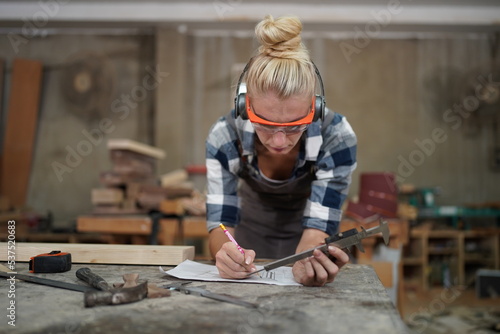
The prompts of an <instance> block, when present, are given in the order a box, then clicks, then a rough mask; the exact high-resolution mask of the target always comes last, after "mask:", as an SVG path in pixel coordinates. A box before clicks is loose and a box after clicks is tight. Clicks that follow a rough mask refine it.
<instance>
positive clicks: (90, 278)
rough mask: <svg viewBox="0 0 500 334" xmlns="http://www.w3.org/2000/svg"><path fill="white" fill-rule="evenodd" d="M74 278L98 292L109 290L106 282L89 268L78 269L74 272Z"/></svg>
mask: <svg viewBox="0 0 500 334" xmlns="http://www.w3.org/2000/svg"><path fill="white" fill-rule="evenodd" d="M76 277H78V278H79V279H81V280H82V281H84V282H86V283H88V284H89V285H90V286H93V287H94V288H96V289H98V290H103V291H106V290H110V289H111V287H110V286H109V284H108V282H106V280H105V279H104V278H102V277H101V276H99V275H97V274H96V273H94V272H93V271H92V270H90V268H87V267H85V268H80V269H78V270H77V271H76Z"/></svg>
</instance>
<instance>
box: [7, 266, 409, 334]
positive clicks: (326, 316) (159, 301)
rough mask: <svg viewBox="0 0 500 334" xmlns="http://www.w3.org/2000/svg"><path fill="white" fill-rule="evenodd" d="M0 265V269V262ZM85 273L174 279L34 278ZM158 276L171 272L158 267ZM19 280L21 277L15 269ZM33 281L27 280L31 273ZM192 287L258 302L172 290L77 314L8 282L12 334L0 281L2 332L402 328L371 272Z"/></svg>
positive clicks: (73, 295)
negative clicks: (313, 281) (320, 283)
mask: <svg viewBox="0 0 500 334" xmlns="http://www.w3.org/2000/svg"><path fill="white" fill-rule="evenodd" d="M3 264H4V265H5V263H3ZM81 267H89V268H91V269H92V270H93V271H94V272H96V273H98V274H100V275H101V276H102V277H103V278H104V279H106V280H107V281H108V282H109V283H115V282H122V275H123V274H125V273H133V272H137V273H140V279H147V280H148V282H149V283H155V284H158V286H162V285H165V284H167V283H171V282H172V281H179V280H178V279H176V278H173V277H170V276H167V275H165V274H162V273H160V271H159V269H158V267H157V266H131V265H129V266H125V265H95V264H94V265H85V264H73V267H72V269H71V270H70V271H67V272H64V273H57V274H37V275H38V276H40V277H45V278H51V279H57V280H60V281H64V282H69V283H78V284H85V283H83V282H82V281H80V280H79V279H78V278H77V277H76V276H75V272H76V270H78V269H79V268H81ZM163 268H164V269H165V270H168V269H171V268H173V267H163ZM17 272H18V273H19V274H29V272H28V269H27V264H26V263H18V267H17ZM31 275H34V274H31ZM191 285H192V286H205V289H207V290H209V291H211V292H214V293H219V294H228V295H231V296H235V297H238V298H240V299H242V300H245V301H248V302H252V303H257V304H259V307H258V308H247V307H243V306H239V305H234V304H230V303H225V302H219V301H215V300H212V299H208V298H204V297H199V296H192V295H185V294H182V293H180V292H177V291H172V292H171V296H170V297H163V298H156V299H144V300H141V301H139V302H135V303H131V304H125V305H115V306H99V307H94V308H85V307H84V303H83V302H84V301H83V293H81V292H75V291H70V290H63V289H58V288H53V287H48V286H43V285H37V284H33V283H28V282H24V281H19V280H18V281H16V284H15V299H14V300H15V305H16V321H15V324H16V326H15V328H13V327H11V326H10V325H8V323H7V322H8V321H9V319H8V318H7V317H6V315H7V314H6V313H7V307H8V301H9V300H11V299H8V298H5V297H6V296H7V293H8V290H9V288H10V286H9V284H8V282H7V281H6V280H4V279H1V280H0V292H1V295H2V298H1V302H0V304H1V305H0V310H1V311H0V312H3V314H2V316H1V317H0V319H2V320H1V323H0V332H2V333H10V332H11V331H12V333H14V332H16V333H47V334H49V333H196V334H201V333H273V334H275V333H300V334H303V333H336V334H342V333H371V334H375V333H384V334H390V333H394V334H401V333H406V332H407V328H406V326H405V325H404V323H403V322H402V320H401V318H400V316H399V314H398V312H397V311H396V309H395V308H394V306H393V304H392V303H391V301H390V299H389V297H388V295H387V293H386V290H385V288H384V287H383V286H382V284H381V283H380V281H379V279H378V277H377V275H376V274H375V272H374V270H373V268H372V267H370V266H367V265H353V264H348V265H346V266H345V267H344V268H343V269H342V270H341V272H340V273H339V275H338V276H337V278H336V280H335V282H333V283H332V284H329V285H327V286H324V287H319V288H318V287H303V286H276V285H263V284H248V283H226V282H224V283H221V282H193V283H192V284H191Z"/></svg>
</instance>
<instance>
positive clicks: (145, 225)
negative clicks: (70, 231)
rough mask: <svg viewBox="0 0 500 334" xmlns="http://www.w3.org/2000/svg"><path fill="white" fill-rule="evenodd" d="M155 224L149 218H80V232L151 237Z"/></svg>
mask: <svg viewBox="0 0 500 334" xmlns="http://www.w3.org/2000/svg"><path fill="white" fill-rule="evenodd" d="M152 226H153V222H152V221H151V218H149V217H148V216H79V217H78V219H77V227H76V228H77V231H78V232H99V233H111V234H139V235H149V234H151V231H152Z"/></svg>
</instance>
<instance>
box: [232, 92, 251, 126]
mask: <svg viewBox="0 0 500 334" xmlns="http://www.w3.org/2000/svg"><path fill="white" fill-rule="evenodd" d="M246 102H247V101H246V94H245V93H241V94H238V96H236V99H235V101H234V111H235V112H236V117H238V116H239V117H241V119H243V120H247V119H248V115H247V105H246Z"/></svg>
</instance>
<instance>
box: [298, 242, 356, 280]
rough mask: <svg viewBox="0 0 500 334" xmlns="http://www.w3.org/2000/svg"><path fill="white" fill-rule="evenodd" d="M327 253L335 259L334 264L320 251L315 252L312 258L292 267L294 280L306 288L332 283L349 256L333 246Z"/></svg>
mask: <svg viewBox="0 0 500 334" xmlns="http://www.w3.org/2000/svg"><path fill="white" fill-rule="evenodd" d="M328 252H329V254H330V255H331V256H333V257H334V258H335V262H333V261H332V260H331V259H330V258H329V257H328V256H327V255H325V254H324V253H323V252H321V251H320V250H316V251H314V253H313V256H312V257H309V258H307V259H304V260H302V261H299V262H298V263H300V264H299V265H297V267H296V266H295V265H294V276H295V277H296V280H297V281H298V282H299V283H302V284H303V285H306V286H323V285H325V284H326V283H331V282H333V281H334V279H335V277H336V276H337V274H338V272H339V270H340V268H342V266H344V265H345V264H346V263H347V262H349V256H348V255H347V254H346V253H345V252H343V251H342V250H341V249H339V248H337V247H333V246H330V247H329V248H328ZM299 266H300V268H299Z"/></svg>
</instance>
